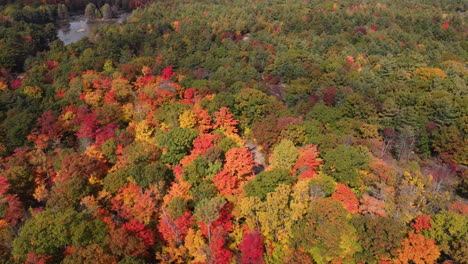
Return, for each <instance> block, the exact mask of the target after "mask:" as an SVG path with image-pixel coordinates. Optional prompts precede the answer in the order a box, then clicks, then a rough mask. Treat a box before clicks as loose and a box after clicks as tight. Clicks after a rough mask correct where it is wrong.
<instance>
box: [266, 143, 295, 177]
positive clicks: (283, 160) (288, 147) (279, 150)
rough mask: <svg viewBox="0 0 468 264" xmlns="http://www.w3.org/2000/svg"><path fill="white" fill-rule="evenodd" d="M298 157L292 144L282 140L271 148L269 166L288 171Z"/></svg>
mask: <svg viewBox="0 0 468 264" xmlns="http://www.w3.org/2000/svg"><path fill="white" fill-rule="evenodd" d="M298 157H299V151H298V150H297V148H296V146H294V143H293V142H292V141H291V140H289V139H283V140H281V142H280V143H279V144H278V145H276V146H275V147H274V148H273V154H272V158H271V166H273V168H278V169H284V170H289V169H291V168H292V167H293V166H294V164H295V162H296V160H297V158H298Z"/></svg>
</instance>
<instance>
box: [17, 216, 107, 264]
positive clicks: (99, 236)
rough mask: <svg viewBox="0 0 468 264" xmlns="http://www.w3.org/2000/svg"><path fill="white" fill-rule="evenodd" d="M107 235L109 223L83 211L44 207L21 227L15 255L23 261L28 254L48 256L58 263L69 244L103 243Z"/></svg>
mask: <svg viewBox="0 0 468 264" xmlns="http://www.w3.org/2000/svg"><path fill="white" fill-rule="evenodd" d="M106 236H107V225H106V224H104V223H103V222H102V221H100V220H97V219H93V218H91V217H90V216H87V215H86V214H84V213H78V212H76V211H74V210H71V209H68V210H65V211H63V212H56V211H54V210H45V211H42V212H40V213H37V214H36V215H35V216H34V217H33V218H32V219H31V220H29V221H27V222H26V224H25V225H24V226H22V227H21V229H20V230H19V235H18V237H17V238H16V239H15V241H14V242H13V255H14V256H15V257H17V258H19V259H20V260H22V261H24V260H25V259H26V255H27V254H28V253H36V254H42V255H49V256H52V257H53V258H54V260H55V261H57V262H58V261H59V260H60V259H61V258H62V257H63V253H64V250H65V248H66V247H68V246H77V247H78V246H84V247H85V246H88V245H91V244H101V243H103V242H104V241H105V239H106Z"/></svg>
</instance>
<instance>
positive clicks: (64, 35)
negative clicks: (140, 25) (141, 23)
mask: <svg viewBox="0 0 468 264" xmlns="http://www.w3.org/2000/svg"><path fill="white" fill-rule="evenodd" d="M129 16H130V14H129V13H123V14H120V15H119V16H118V18H116V19H111V20H96V21H92V22H88V21H87V19H86V18H85V17H84V16H72V17H70V19H68V21H65V22H62V23H60V24H59V30H58V32H57V36H58V38H59V39H60V40H62V41H63V43H64V44H65V45H68V44H71V43H74V42H77V41H78V40H80V39H82V38H85V37H87V36H88V35H89V33H90V32H91V31H92V30H93V29H94V28H96V27H98V26H100V25H111V24H120V23H122V22H123V21H124V20H125V19H126V18H128V17H129Z"/></svg>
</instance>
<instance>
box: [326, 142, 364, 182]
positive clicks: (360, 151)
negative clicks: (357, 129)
mask: <svg viewBox="0 0 468 264" xmlns="http://www.w3.org/2000/svg"><path fill="white" fill-rule="evenodd" d="M369 157H370V156H369V152H368V151H367V150H366V149H364V148H362V147H359V148H358V147H353V146H347V145H339V146H338V147H337V148H335V149H331V150H329V151H327V152H326V153H325V154H324V155H323V159H324V160H325V164H324V167H323V170H324V172H325V173H326V174H328V175H330V176H332V177H333V178H335V179H336V180H337V181H338V182H341V183H345V184H349V185H350V186H352V187H361V186H362V179H361V174H360V170H367V169H368V168H369Z"/></svg>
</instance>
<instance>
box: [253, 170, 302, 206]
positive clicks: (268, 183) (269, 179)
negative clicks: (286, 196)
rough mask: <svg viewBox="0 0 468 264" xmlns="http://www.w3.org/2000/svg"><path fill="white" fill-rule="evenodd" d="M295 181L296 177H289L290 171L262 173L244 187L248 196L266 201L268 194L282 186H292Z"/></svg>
mask: <svg viewBox="0 0 468 264" xmlns="http://www.w3.org/2000/svg"><path fill="white" fill-rule="evenodd" d="M295 180H296V178H295V177H293V176H290V175H289V171H288V170H282V169H273V170H270V171H262V172H261V173H259V174H258V175H257V176H255V179H253V180H252V181H250V182H248V183H247V184H246V185H245V186H244V190H245V192H246V193H247V195H248V196H257V197H258V198H260V199H261V200H265V198H266V197H267V194H268V193H270V192H273V191H275V189H276V187H278V186H279V185H280V184H291V183H292V182H294V181H295Z"/></svg>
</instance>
